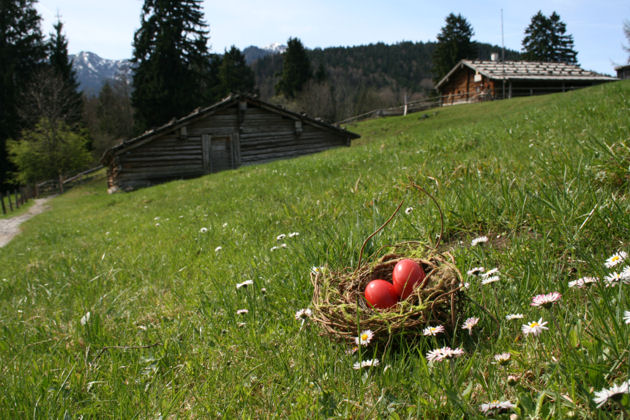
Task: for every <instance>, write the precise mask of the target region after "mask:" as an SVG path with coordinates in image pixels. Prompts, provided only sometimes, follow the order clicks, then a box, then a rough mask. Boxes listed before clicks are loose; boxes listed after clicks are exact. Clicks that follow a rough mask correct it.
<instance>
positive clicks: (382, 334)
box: [311, 184, 462, 341]
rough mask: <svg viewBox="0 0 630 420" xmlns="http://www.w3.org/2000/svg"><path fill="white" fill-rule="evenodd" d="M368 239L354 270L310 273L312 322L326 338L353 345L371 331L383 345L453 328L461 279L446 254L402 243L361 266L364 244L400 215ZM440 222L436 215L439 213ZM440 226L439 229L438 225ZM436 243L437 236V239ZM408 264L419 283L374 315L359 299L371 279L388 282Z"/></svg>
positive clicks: (362, 298) (325, 270) (432, 247)
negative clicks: (414, 266) (416, 267)
mask: <svg viewBox="0 0 630 420" xmlns="http://www.w3.org/2000/svg"><path fill="white" fill-rule="evenodd" d="M413 186H414V187H415V188H417V189H419V190H421V191H422V192H424V193H425V194H427V195H429V197H430V198H431V199H433V201H434V202H435V204H436V205H437V206H438V209H440V208H439V205H438V203H437V202H436V201H435V199H434V198H433V197H432V196H431V195H430V194H428V193H427V192H426V191H425V190H424V189H422V188H421V187H419V186H417V185H415V184H413ZM401 206H402V202H401V204H400V205H399V206H398V208H397V209H396V211H395V212H394V214H392V216H391V217H390V218H389V219H388V220H387V221H386V222H385V223H384V224H383V225H382V226H381V227H380V228H379V229H377V230H376V232H374V233H373V234H372V235H370V236H369V237H368V238H367V239H366V240H365V242H364V243H363V247H362V248H361V254H360V256H359V263H358V268H356V269H351V268H347V269H344V270H341V271H332V270H328V269H326V268H324V269H321V270H317V271H315V272H313V273H311V282H312V284H313V300H312V308H313V309H312V311H313V315H312V320H313V321H315V322H316V323H318V324H319V325H320V326H321V327H322V330H323V332H324V333H325V334H328V335H329V336H331V337H332V338H335V339H339V340H343V341H353V340H354V338H355V337H356V336H357V335H358V334H359V332H360V331H364V330H368V329H369V330H371V331H372V333H373V334H374V338H373V339H375V340H385V339H388V338H389V337H391V336H393V335H395V334H398V333H404V334H406V335H411V336H414V335H419V334H422V330H423V329H424V328H425V327H427V326H429V325H433V326H435V325H438V324H441V325H444V326H446V327H451V328H453V327H454V326H455V322H456V319H457V314H458V313H459V310H460V306H461V301H462V299H461V297H462V295H461V292H460V290H461V285H462V275H461V273H460V271H459V270H458V269H457V267H456V266H455V264H454V259H453V257H452V256H451V255H450V254H449V253H448V252H442V253H440V252H438V251H437V246H438V245H439V239H438V242H437V243H436V245H435V246H429V245H426V244H422V243H420V242H403V243H399V244H396V245H394V246H392V247H389V248H388V249H387V253H386V254H385V255H383V256H382V257H380V258H378V260H376V261H373V262H368V263H364V264H361V261H362V256H363V250H364V248H365V245H366V243H367V242H368V240H369V239H371V238H372V237H373V236H374V235H376V234H377V233H378V232H379V231H380V230H382V229H383V228H384V227H385V226H386V225H387V224H388V223H389V222H390V221H391V220H392V219H393V217H394V216H395V215H396V213H397V212H398V211H399V210H400V207H401ZM440 215H441V216H442V211H441V210H440ZM442 226H443V223H442ZM440 237H441V235H440ZM405 258H408V259H411V260H414V261H415V262H417V263H418V264H420V265H421V266H422V268H423V269H424V272H425V273H426V277H425V280H424V281H423V282H422V284H421V285H420V286H418V287H416V288H415V289H414V291H413V293H412V294H411V295H410V296H409V297H408V298H407V299H406V300H404V301H401V302H399V303H398V304H396V305H395V306H393V307H391V308H388V309H375V308H372V307H371V306H369V305H368V303H367V302H366V300H365V297H364V295H363V292H364V290H365V287H366V286H367V284H368V283H369V282H370V281H372V280H375V279H383V280H387V281H390V282H391V281H392V271H393V269H394V266H395V265H396V263H397V262H398V261H400V260H402V259H405Z"/></svg>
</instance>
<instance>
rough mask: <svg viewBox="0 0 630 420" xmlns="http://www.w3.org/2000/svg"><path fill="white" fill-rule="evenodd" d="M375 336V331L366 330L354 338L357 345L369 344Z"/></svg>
mask: <svg viewBox="0 0 630 420" xmlns="http://www.w3.org/2000/svg"><path fill="white" fill-rule="evenodd" d="M373 337H374V333H372V330H365V331H363V332H362V333H361V334H359V336H358V337H356V338H355V339H354V342H355V343H356V345H357V346H367V345H368V344H370V341H372V338H373Z"/></svg>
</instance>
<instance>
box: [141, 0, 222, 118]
mask: <svg viewBox="0 0 630 420" xmlns="http://www.w3.org/2000/svg"><path fill="white" fill-rule="evenodd" d="M201 4H202V1H201V0H145V1H144V5H143V7H142V15H141V26H140V28H139V29H138V30H137V31H136V33H135V35H134V42H133V46H134V52H133V59H132V62H133V63H134V65H135V73H134V78H133V86H134V91H133V93H132V97H131V100H132V104H133V106H134V107H135V109H136V122H137V124H138V126H139V127H138V128H140V129H142V130H143V129H147V128H151V127H154V126H157V125H160V124H163V123H165V122H167V121H168V120H170V119H171V118H175V117H180V116H182V115H185V114H186V113H188V112H190V111H192V110H193V109H194V108H196V107H198V106H201V105H205V104H207V103H208V102H209V101H211V99H212V98H211V96H212V93H211V92H212V86H210V83H211V79H210V75H209V71H210V54H209V52H208V46H207V44H208V31H207V29H206V28H207V24H206V23H205V21H204V19H203V11H202V10H201Z"/></svg>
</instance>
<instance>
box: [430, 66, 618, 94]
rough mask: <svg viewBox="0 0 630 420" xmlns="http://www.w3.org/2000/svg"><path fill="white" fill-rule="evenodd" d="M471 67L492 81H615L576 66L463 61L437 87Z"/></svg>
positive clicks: (613, 78)
mask: <svg viewBox="0 0 630 420" xmlns="http://www.w3.org/2000/svg"><path fill="white" fill-rule="evenodd" d="M464 67H469V68H471V69H472V70H474V71H475V72H477V73H479V74H482V75H483V76H485V77H487V78H488V79H492V80H558V81H561V80H570V81H613V80H617V79H616V78H615V77H610V76H605V75H602V74H598V73H595V72H592V71H588V70H583V69H582V68H580V67H579V66H577V65H575V64H566V63H546V62H542V61H491V60H461V61H460V62H459V63H457V64H456V65H455V67H453V69H451V71H450V72H449V73H448V74H447V75H446V76H444V77H443V78H442V80H440V81H439V82H438V83H437V85H436V86H435V88H436V89H438V88H439V87H440V86H442V85H443V84H444V83H446V82H447V81H448V80H449V78H450V77H451V75H453V73H455V72H456V71H458V70H460V69H462V68H464Z"/></svg>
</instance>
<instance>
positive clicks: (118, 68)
mask: <svg viewBox="0 0 630 420" xmlns="http://www.w3.org/2000/svg"><path fill="white" fill-rule="evenodd" d="M70 59H71V60H73V61H72V67H73V68H74V71H75V72H76V74H77V81H78V82H79V89H80V90H82V91H83V92H84V93H85V94H87V95H98V93H99V92H100V90H101V87H102V86H103V85H104V84H105V82H106V81H107V80H112V79H118V80H120V79H123V78H126V79H127V81H128V83H130V82H131V79H132V73H131V61H130V60H109V59H107V58H102V57H99V56H98V55H96V54H94V53H92V52H89V51H81V52H80V53H79V54H71V55H70Z"/></svg>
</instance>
